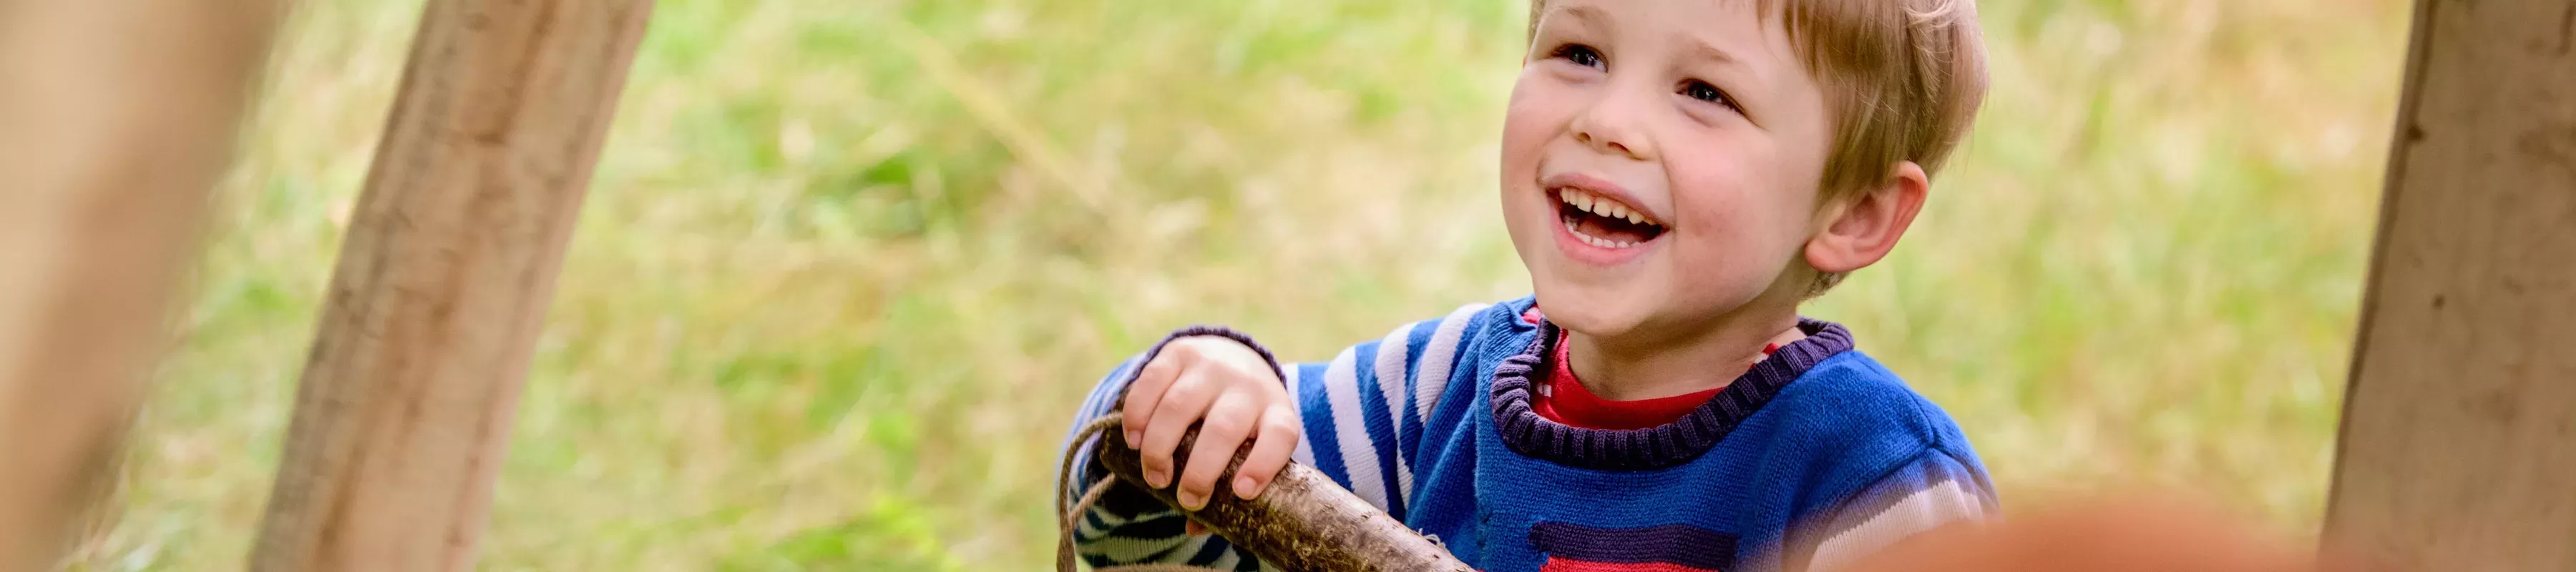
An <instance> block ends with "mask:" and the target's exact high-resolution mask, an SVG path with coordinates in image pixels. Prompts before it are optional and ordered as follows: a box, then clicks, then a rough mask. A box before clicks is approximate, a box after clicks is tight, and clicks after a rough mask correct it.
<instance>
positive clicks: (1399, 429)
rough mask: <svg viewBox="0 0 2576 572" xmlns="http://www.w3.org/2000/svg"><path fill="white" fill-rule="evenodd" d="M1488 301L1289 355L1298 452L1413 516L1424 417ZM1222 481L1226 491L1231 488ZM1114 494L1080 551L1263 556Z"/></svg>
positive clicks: (1111, 387)
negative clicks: (1301, 357)
mask: <svg viewBox="0 0 2576 572" xmlns="http://www.w3.org/2000/svg"><path fill="white" fill-rule="evenodd" d="M1485 308H1487V306H1484V305H1470V306H1466V307H1461V308H1459V309H1458V310H1457V311H1455V312H1451V313H1450V314H1449V315H1448V316H1447V317H1444V318H1441V319H1436V320H1425V321H1421V322H1415V323H1411V324H1406V325H1403V326H1400V327H1397V328H1395V330H1394V331H1392V332H1389V333H1388V334H1387V335H1386V337H1384V338H1381V339H1378V340H1371V341H1367V342H1361V343H1360V344H1358V345H1354V346H1351V347H1349V348H1345V349H1343V350H1342V351H1341V353H1339V354H1337V355H1335V356H1334V358H1333V359H1332V360H1331V361H1328V362H1307V363H1283V364H1280V366H1281V367H1280V370H1281V371H1280V380H1281V381H1283V382H1285V383H1287V385H1288V395H1289V397H1290V398H1291V399H1292V400H1293V401H1294V403H1295V406H1296V410H1297V414H1298V420H1299V423H1300V424H1301V425H1302V426H1303V428H1304V430H1305V435H1304V438H1303V439H1300V440H1299V441H1298V443H1297V448H1296V452H1295V453H1294V454H1293V456H1292V457H1291V459H1293V460H1294V461H1295V462H1297V463H1298V464H1302V465H1307V466H1310V467H1314V468H1315V469H1316V470H1318V471H1320V472H1322V473H1323V474H1324V475H1325V476H1327V477H1331V478H1332V479H1333V482H1335V483H1338V484H1340V485H1342V486H1343V487H1344V488H1347V489H1350V491H1351V492H1352V493H1354V494H1357V495H1358V496H1359V497H1360V498H1361V499H1364V500H1367V501H1368V502H1369V504H1371V505H1374V506H1376V507H1378V508H1379V509H1381V510H1385V511H1387V513H1388V514H1390V515H1393V516H1394V517H1395V518H1396V519H1397V520H1403V519H1404V517H1405V509H1406V507H1407V505H1408V504H1409V503H1408V500H1410V499H1409V498H1408V497H1409V495H1411V494H1412V492H1413V465H1412V464H1413V461H1414V458H1415V453H1416V452H1417V451H1418V446H1419V444H1420V443H1421V440H1422V431H1423V425H1422V423H1423V420H1424V419H1427V418H1429V417H1430V414H1431V412H1432V410H1433V408H1434V407H1435V406H1436V405H1437V403H1438V401H1439V398H1440V395H1441V393H1442V392H1443V391H1444V390H1446V388H1447V387H1448V385H1449V381H1450V380H1451V379H1452V378H1453V377H1455V375H1456V374H1457V373H1458V372H1456V371H1455V369H1456V366H1457V361H1458V358H1459V355H1460V353H1461V352H1460V349H1461V348H1463V347H1464V346H1465V345H1466V338H1467V337H1468V334H1469V333H1470V331H1471V328H1470V327H1469V326H1470V325H1471V323H1472V322H1474V321H1475V320H1476V319H1477V318H1478V317H1479V316H1480V315H1481V314H1482V313H1483V312H1482V311H1483V310H1484V309H1485ZM1187 332H1189V330H1184V331H1182V332H1175V333H1174V334H1175V335H1176V336H1177V335H1186V333H1187ZM1165 341H1167V342H1168V341H1169V338H1166V340H1165ZM1156 345H1157V347H1160V345H1161V344H1156ZM1150 355H1151V353H1150V352H1149V353H1148V354H1146V355H1144V356H1138V357H1136V358H1132V359H1129V360H1128V361H1127V362H1126V363H1124V364H1122V365H1120V366H1119V367H1118V369H1116V370H1114V371H1112V372H1110V374H1109V375H1108V376H1107V377H1104V378H1102V379H1101V380H1100V383H1099V385H1098V386H1097V387H1095V388H1094V389H1093V390H1092V392H1091V395H1090V397H1089V398H1088V399H1086V400H1085V401H1084V402H1083V405H1082V409H1081V410H1080V411H1079V413H1077V414H1076V415H1075V424H1074V427H1075V428H1076V429H1077V430H1079V428H1080V427H1082V426H1083V425H1087V424H1089V423H1090V422H1091V421H1092V420H1094V419H1098V418H1100V417H1101V416H1104V415H1107V414H1109V413H1111V412H1113V411H1116V410H1117V404H1118V403H1119V401H1120V400H1119V397H1120V395H1121V394H1123V393H1124V392H1125V391H1126V388H1127V384H1128V382H1130V381H1133V380H1134V378H1135V376H1136V370H1137V369H1139V368H1142V367H1143V365H1144V363H1145V361H1146V360H1147V359H1149V357H1148V356H1150ZM1069 437H1070V435H1068V438H1069ZM1066 445H1067V446H1068V447H1069V446H1073V445H1075V444H1073V443H1070V442H1068V443H1066ZM1081 445H1082V446H1083V447H1084V449H1083V450H1082V451H1080V452H1078V453H1077V454H1078V455H1081V456H1080V457H1079V458H1084V459H1091V458H1092V455H1093V453H1092V451H1091V449H1092V444H1089V443H1085V444H1081ZM1107 474H1108V473H1107V469H1105V468H1103V467H1101V466H1100V464H1099V462H1098V461H1097V460H1096V459H1095V460H1092V461H1090V462H1088V463H1086V465H1085V466H1084V467H1082V468H1080V469H1079V470H1078V471H1077V474H1076V475H1075V477H1074V480H1075V482H1074V483H1070V484H1065V485H1064V486H1062V487H1060V489H1061V490H1060V491H1059V494H1063V495H1067V496H1068V497H1070V496H1073V495H1080V494H1081V493H1082V491H1083V490H1084V489H1087V488H1089V485H1090V484H1092V483H1096V482H1098V481H1099V480H1100V479H1103V478H1108V476H1107ZM1219 489H1220V491H1219V493H1220V494H1231V493H1226V492H1224V491H1223V487H1219ZM1108 496H1109V497H1110V498H1107V499H1104V500H1103V501H1102V502H1100V503H1098V504H1097V505H1095V506H1094V507H1093V508H1092V510H1091V511H1090V512H1089V513H1087V514H1084V515H1082V516H1081V517H1080V521H1081V522H1080V523H1079V526H1078V527H1077V528H1076V530H1075V531H1074V543H1075V550H1076V552H1078V553H1080V554H1081V555H1082V557H1083V559H1084V560H1085V561H1088V562H1089V563H1091V565H1093V566H1108V565H1121V564H1139V563H1175V564H1188V565H1193V566H1204V567H1212V568H1218V569H1232V570H1252V569H1255V568H1256V567H1257V566H1259V562H1258V561H1256V560H1254V559H1253V557H1252V555H1251V554H1249V553H1244V552H1242V551H1240V550H1239V549H1237V548H1234V547H1232V546H1231V545H1229V544H1228V543H1226V542H1225V540H1224V539H1222V538H1212V537H1209V536H1207V535H1201V536H1197V537H1192V536H1189V535H1186V534H1183V526H1182V525H1183V524H1184V522H1185V521H1184V520H1183V519H1184V518H1185V517H1183V516H1181V514H1180V512H1178V511H1175V510H1172V509H1171V508H1169V507H1165V506H1162V505H1160V504H1159V503H1157V502H1155V501H1153V500H1151V499H1150V498H1149V497H1145V496H1144V495H1143V493H1142V491H1135V490H1133V489H1132V488H1131V487H1130V486H1129V485H1123V484H1122V485H1118V486H1116V487H1113V488H1112V490H1111V492H1110V493H1109V495H1108Z"/></svg>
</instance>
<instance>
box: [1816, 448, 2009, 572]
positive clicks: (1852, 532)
mask: <svg viewBox="0 0 2576 572" xmlns="http://www.w3.org/2000/svg"><path fill="white" fill-rule="evenodd" d="M2000 515H2001V512H2000V511H1999V510H1998V508H1997V505H1996V502H1995V495H1994V487H1993V485H1991V484H1989V481H1988V480H1987V478H1986V476H1985V473H1984V472H1983V471H1981V470H1979V469H1977V468H1976V467H1975V466H1974V465H1971V464H1969V463H1964V462H1961V461H1959V460H1958V459H1957V458H1956V457H1953V456H1951V455H1950V454H1948V453H1946V452H1942V451H1937V450H1935V451H1927V452H1925V453H1924V454H1922V455H1920V456H1918V457H1916V458H1915V459H1914V460H1913V461H1912V462H1910V463H1908V464H1906V465H1904V466H1901V467H1898V468H1897V469H1896V470H1895V471H1894V472H1892V473H1889V474H1888V475H1887V476H1885V477H1881V478H1880V479H1879V480H1878V481H1877V482H1875V483H1872V484H1871V485H1870V486H1868V487H1866V488H1863V489H1862V490H1861V492H1860V493H1859V494H1855V495H1853V496H1851V497H1850V498H1848V499H1845V500H1844V501H1843V502H1842V504H1841V506H1840V507H1839V508H1837V509H1835V510H1834V511H1833V512H1832V513H1830V514H1828V515H1826V519H1825V520H1824V521H1823V522H1822V523H1820V526H1815V527H1812V528H1807V529H1806V530H1805V532H1806V534H1801V535H1796V536H1801V537H1803V538H1799V539H1797V541H1798V544H1799V546H1801V547H1802V548H1805V549H1806V550H1805V551H1806V552H1808V553H1809V554H1812V555H1813V557H1812V558H1811V559H1810V560H1809V561H1808V562H1809V565H1808V566H1807V567H1805V569H1806V570H1809V571H1812V572H1831V571H1834V570H1841V569H1842V568H1844V567H1847V566H1849V565H1851V564H1852V563H1854V562H1856V561H1858V560H1859V559H1860V558H1861V557H1864V556H1868V555H1870V554H1871V553H1873V552H1877V551H1878V550H1880V549H1884V548H1887V547H1888V546H1891V545H1894V544H1896V543H1897V542H1899V541H1902V540H1904V539H1905V538H1907V537H1910V536H1913V535H1915V534H1920V533H1923V532H1928V531H1931V530H1932V529H1934V528H1939V527H1941V526H1943V525H1947V524H1951V523H1956V522H1963V521H1975V520H1983V519H1989V518H1996V517H1999V516H2000Z"/></svg>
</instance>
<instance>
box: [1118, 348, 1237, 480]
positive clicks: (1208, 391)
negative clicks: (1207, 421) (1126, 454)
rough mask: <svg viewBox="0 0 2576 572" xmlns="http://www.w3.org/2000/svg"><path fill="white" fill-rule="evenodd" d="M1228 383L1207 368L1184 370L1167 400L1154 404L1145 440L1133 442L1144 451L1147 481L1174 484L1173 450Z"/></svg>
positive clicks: (1167, 392) (1141, 451) (1173, 385)
mask: <svg viewBox="0 0 2576 572" xmlns="http://www.w3.org/2000/svg"><path fill="white" fill-rule="evenodd" d="M1224 388H1225V385H1224V384H1223V383H1220V382H1218V381H1217V380H1215V379H1211V378H1210V377H1209V376H1208V375H1207V371H1206V370H1205V368H1189V369H1185V370H1183V371H1181V375H1180V378H1179V379H1177V380H1174V381H1173V382H1172V388H1171V389H1170V390H1167V391H1164V392H1163V401H1162V403H1161V404H1158V405H1155V406H1154V413H1153V419H1151V420H1149V421H1147V422H1146V425H1145V440H1144V441H1142V442H1135V441H1130V443H1132V444H1135V445H1136V451H1137V452H1139V453H1142V458H1141V459H1140V460H1141V461H1142V462H1140V463H1137V464H1139V465H1143V466H1144V468H1145V484H1146V485H1148V486H1152V487H1154V488H1158V489H1159V488H1163V487H1166V486H1170V485H1171V484H1172V452H1173V450H1174V449H1179V448H1180V447H1181V435H1182V434H1183V433H1187V432H1189V430H1190V422H1192V421H1197V420H1199V418H1200V417H1205V416H1206V414H1207V408H1208V403H1209V402H1212V401H1215V400H1216V395H1217V391H1218V390H1221V389H1224Z"/></svg>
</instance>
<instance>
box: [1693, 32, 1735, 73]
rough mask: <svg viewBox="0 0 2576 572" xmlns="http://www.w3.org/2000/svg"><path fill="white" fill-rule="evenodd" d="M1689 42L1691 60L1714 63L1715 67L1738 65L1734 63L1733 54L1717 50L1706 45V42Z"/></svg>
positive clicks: (1694, 39)
mask: <svg viewBox="0 0 2576 572" xmlns="http://www.w3.org/2000/svg"><path fill="white" fill-rule="evenodd" d="M1690 42H1691V59H1693V60H1705V61H1710V62H1715V63H1716V64H1717V65H1721V66H1731V65H1735V64H1737V63H1740V62H1737V61H1736V59H1735V55H1734V54H1729V53H1726V50H1721V49H1718V47H1717V46H1716V45H1714V44H1710V43H1708V40H1702V39H1699V38H1691V41H1690Z"/></svg>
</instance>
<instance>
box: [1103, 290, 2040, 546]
mask: <svg viewBox="0 0 2576 572" xmlns="http://www.w3.org/2000/svg"><path fill="white" fill-rule="evenodd" d="M1533 303H1534V300H1533V299H1531V298H1521V299H1518V300H1513V301H1509V302H1504V303H1501V304H1493V305H1471V306H1467V307H1463V308H1459V309H1458V310H1457V311H1455V312H1452V313H1450V314H1449V315H1448V316H1446V317H1443V318H1440V319H1436V320H1427V321H1423V322H1418V323H1413V324H1408V325H1405V326H1402V327H1398V328H1396V329H1395V330H1394V331H1393V332H1389V333H1388V334H1387V336H1386V337H1385V338H1384V339H1380V340H1376V341H1370V342H1365V343H1361V344H1359V345H1356V346H1352V347H1350V348H1349V349H1345V350H1342V352H1341V353H1340V354H1339V355H1337V356H1335V357H1334V358H1333V360H1332V361H1330V362H1323V363H1295V364H1283V367H1282V370H1283V371H1282V373H1283V374H1284V375H1283V378H1284V381H1285V382H1286V383H1287V384H1288V388H1289V393H1290V394H1291V395H1292V396H1294V397H1295V401H1296V403H1297V406H1298V414H1299V417H1300V419H1301V421H1302V422H1303V424H1304V428H1305V433H1306V438H1305V439H1304V440H1302V441H1301V442H1299V443H1298V444H1297V449H1296V453H1295V457H1294V458H1295V460H1296V462H1299V463H1304V464H1307V465H1310V466H1313V467H1315V468H1316V469H1318V470H1320V471H1322V472H1323V473H1324V474H1325V475H1327V476H1330V477H1332V478H1333V480H1334V481H1335V482H1338V483H1340V484H1341V485H1342V486H1344V487H1347V488H1349V489H1350V490H1351V492H1353V493H1356V494H1358V495H1359V497H1360V498H1362V499H1366V500H1367V501H1368V502H1370V503H1371V504H1375V505H1377V507H1378V508H1381V509H1384V510H1386V512H1387V513H1388V514H1390V515H1392V516H1394V517H1395V518H1396V519H1398V520H1401V521H1403V522H1405V523H1406V524H1407V525H1408V526H1411V527H1413V528H1415V529H1417V530H1419V531H1422V532H1423V533H1425V534H1427V535H1430V536H1431V537H1432V538H1434V539H1435V540H1437V541H1440V542H1442V543H1443V545H1444V546H1446V547H1448V548H1449V549H1450V551H1451V552H1453V553H1455V554H1456V555H1457V556H1458V558H1459V559H1460V560H1462V561H1464V562H1466V563H1468V564H1470V565H1473V566H1476V567H1477V568H1478V569H1480V570H1487V571H1492V572H1501V571H1525V570H1543V571H1548V572H1558V571H1586V570H1602V571H1608V570H1727V571H1738V570H1753V571H1765V570H1832V569H1835V568H1837V567H1839V566H1840V565H1842V564H1846V563H1848V562H1849V561H1850V560H1851V559H1853V558H1856V557H1858V556H1861V555H1863V554H1866V553H1867V552H1869V551H1871V550H1875V549H1877V548H1880V547H1883V546H1885V545H1887V544H1889V543H1892V542H1894V541H1896V540H1899V539H1902V538H1904V537H1905V536H1908V535H1911V534H1913V533H1916V532H1921V531H1924V530H1927V529H1930V528H1932V527H1935V526H1938V525H1941V524H1945V523H1948V522H1953V521H1959V520H1966V519H1976V518H1982V517H1984V516H1986V515H1990V514H1993V513H1994V510H1995V501H1994V496H1993V494H1992V492H1991V491H1992V490H1993V487H1992V485H1991V483H1990V482H1989V480H1988V479H1987V478H1986V475H1985V470H1984V468H1983V466H1981V465H1980V464H1979V463H1978V462H1977V457H1976V454H1975V452H1974V451H1973V450H1971V449H1970V448H1969V446H1968V443H1967V440H1966V438H1965V437H1963V436H1962V435H1961V434H1960V432H1959V429H1958V427H1957V425H1956V424H1955V423H1953V422H1952V421H1951V420H1950V418H1949V416H1948V415H1947V414H1945V413H1943V412H1942V411H1941V409H1940V408H1939V407H1937V406H1934V405H1933V404H1932V403H1931V402H1929V401H1927V400H1925V399H1923V398H1922V397H1921V396H1919V395H1917V394H1915V393H1914V392H1913V391H1912V390H1910V389H1907V388H1906V387H1905V385H1904V383H1903V382H1902V381H1901V380H1899V379H1898V378H1897V377H1896V376H1895V374H1893V373H1890V372H1888V371H1887V369H1886V368H1884V367H1881V366H1880V365H1879V364H1878V363H1877V362H1875V361H1873V360H1871V359H1870V358H1869V357H1868V356H1866V355H1863V354H1862V353H1861V352H1859V351H1857V350H1853V349H1852V344H1851V336H1850V334H1849V333H1848V332H1846V331H1844V330H1843V329H1842V327H1841V326H1839V325H1835V324H1831V323H1826V322H1817V321H1805V322H1803V323H1802V324H1801V326H1800V327H1802V328H1804V329H1806V333H1807V334H1808V336H1807V337H1806V338H1805V339H1802V340H1800V341H1797V342H1794V343H1791V344H1789V345H1787V346H1783V347H1782V348H1781V349H1780V350H1779V351H1778V352H1775V353H1774V354H1772V356H1771V357H1770V358H1768V359H1765V360H1764V361H1763V362H1762V363H1760V364H1757V365H1756V366H1755V367H1754V368H1753V370H1752V371H1748V372H1746V373H1745V374H1744V375H1743V377H1739V378H1738V379H1737V380H1736V381H1735V382H1734V383H1733V384H1731V385H1729V386H1728V387H1727V388H1726V389H1724V390H1721V391H1719V392H1718V395H1717V396H1716V397H1715V398H1713V399H1711V400H1710V402H1709V403H1708V404H1706V405H1703V406H1701V407H1700V408H1699V409H1697V410H1695V411H1693V412H1692V413H1690V414H1689V415H1686V416H1684V417H1683V418H1682V419H1681V420H1679V421H1676V422H1674V423H1671V424H1667V425H1664V426H1660V427H1654V428H1649V429H1639V430H1630V431H1617V430H1599V429H1585V428H1577V427H1570V426H1566V425H1562V424H1558V423H1556V422H1554V421H1550V420H1547V419H1545V418H1542V417H1540V416H1538V415H1537V414H1536V413H1533V412H1531V411H1530V409H1529V397H1530V391H1531V390H1532V387H1533V386H1534V385H1535V384H1543V383H1544V380H1545V375H1546V374H1545V372H1546V371H1548V370H1547V369H1546V366H1547V365H1548V364H1546V362H1545V360H1546V359H1547V356H1549V355H1550V352H1548V351H1547V350H1548V349H1549V348H1548V344H1549V343H1551V340H1554V339H1555V337H1556V336H1555V335H1554V330H1553V326H1552V325H1549V324H1547V323H1545V322H1544V321H1537V322H1533V321H1527V320H1524V319H1522V316H1523V315H1524V313H1526V312H1527V311H1528V310H1529V309H1530V306H1531V305H1532V304H1533ZM1141 359H1142V356H1139V357H1138V358H1133V359H1130V360H1128V361H1127V363H1125V364H1122V365H1121V366H1120V367H1119V368H1117V369H1116V370H1115V371H1113V372H1111V373H1110V374H1109V375H1108V376H1107V377H1105V378H1103V379H1102V380H1101V382H1100V384H1099V386H1098V387H1097V388H1096V389H1094V390H1093V391H1092V393H1091V395H1090V397H1089V399H1087V400H1086V401H1085V402H1084V403H1083V405H1082V408H1081V410H1080V413H1079V414H1078V415H1077V418H1076V424H1075V426H1076V427H1079V426H1081V425H1082V424H1084V423H1087V422H1088V421H1090V420H1091V419H1095V418H1097V417H1099V416H1101V415H1105V414H1107V413H1109V412H1111V411H1112V410H1113V407H1114V406H1115V404H1116V403H1117V401H1118V396H1119V395H1120V394H1121V393H1122V392H1123V391H1124V389H1125V387H1126V384H1127V382H1128V381H1129V380H1130V378H1132V377H1133V376H1134V375H1135V369H1136V368H1137V367H1138V366H1139V365H1141V364H1140V363H1139V360H1141ZM1068 445H1070V443H1068ZM1077 454H1079V455H1083V456H1085V457H1088V456H1089V455H1090V452H1089V451H1088V450H1085V451H1081V452H1078V453H1077ZM1101 478H1106V472H1105V471H1104V470H1103V469H1101V468H1100V467H1099V466H1098V464H1097V463H1096V462H1094V463H1091V464H1090V466H1089V467H1087V468H1086V469H1084V470H1082V471H1080V472H1079V473H1078V475H1077V477H1076V480H1077V481H1079V482H1077V483H1060V485H1062V486H1061V487H1060V492H1059V494H1065V495H1074V494H1077V493H1078V492H1079V491H1081V490H1082V489H1083V488H1085V486H1083V485H1088V484H1089V483H1092V482H1096V481H1097V480H1098V479H1101ZM1219 490H1220V494H1224V493H1223V487H1222V486H1220V487H1219ZM1113 496H1120V495H1113ZM1124 496H1129V497H1140V496H1141V495H1124ZM1183 518H1184V517H1182V516H1181V515H1180V514H1179V513H1178V512H1175V511H1172V510H1171V509H1168V508H1165V507H1161V506H1159V505H1154V504H1151V503H1136V502H1104V503H1101V504H1100V505H1099V506H1096V507H1094V508H1093V509H1092V510H1091V511H1090V513H1088V514H1085V515H1083V516H1082V517H1081V522H1080V523H1079V526H1078V529H1077V530H1076V531H1075V542H1076V545H1077V551H1078V552H1079V553H1080V554H1081V555H1082V557H1083V559H1084V560H1085V561H1087V562H1089V563H1090V564H1092V565H1093V566H1104V565H1113V564H1133V563H1146V562H1165V563H1183V564H1191V565H1198V566H1206V567H1212V568H1218V569H1228V570H1255V569H1263V567H1262V565H1261V563H1259V562H1257V561H1256V560H1255V559H1254V558H1253V557H1252V556H1251V555H1250V554H1246V553H1242V552H1241V551H1239V550H1237V549H1235V548H1234V547H1232V546H1231V545H1229V544H1227V543H1226V542H1225V540H1224V539H1222V538H1216V537H1213V536H1207V535H1199V536H1190V535H1185V534H1183V532H1182V530H1183V527H1182V526H1181V525H1182V524H1183V522H1184V521H1183V520H1182V519H1183Z"/></svg>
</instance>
